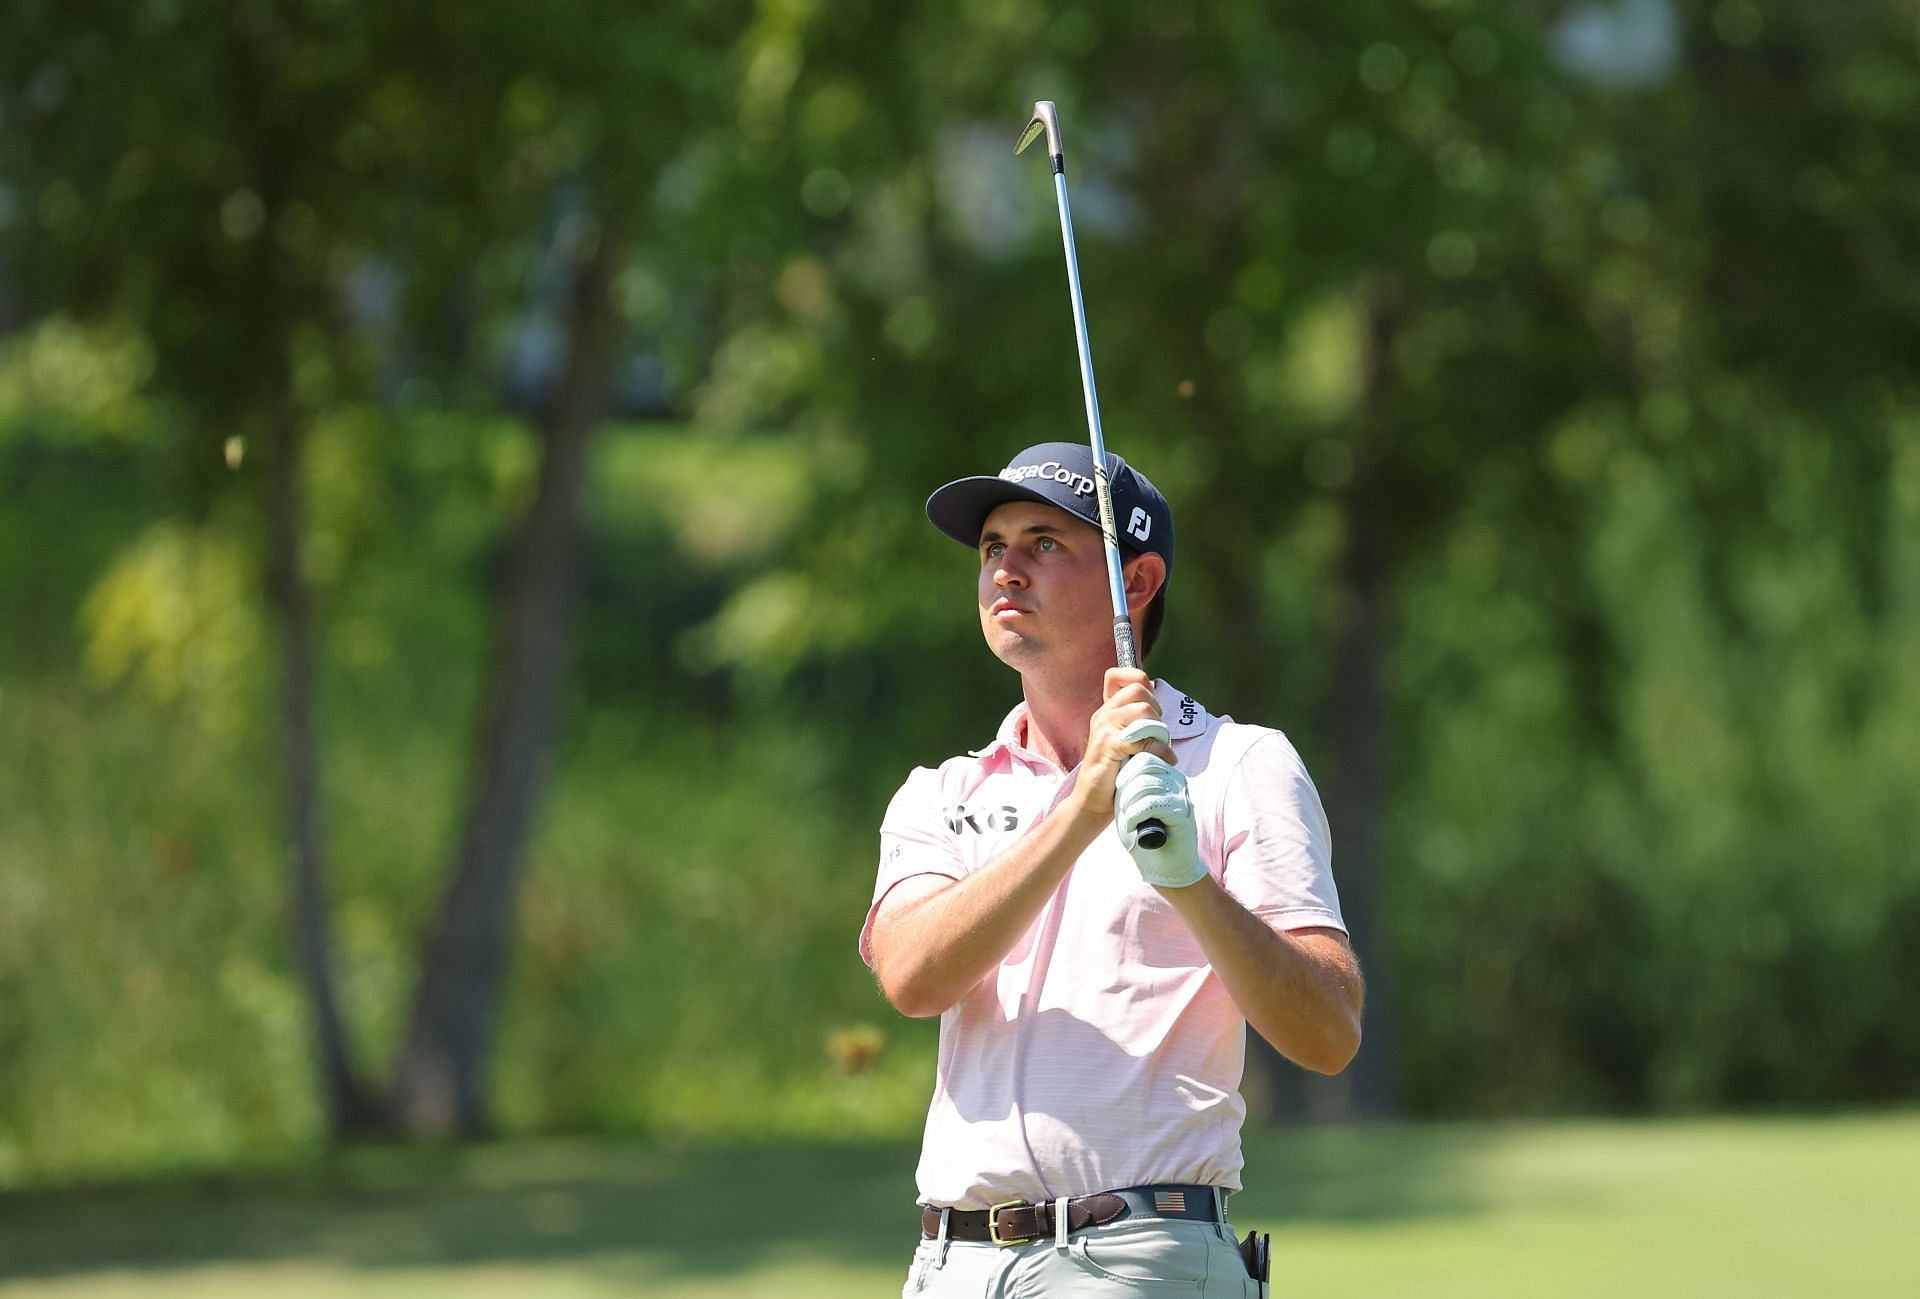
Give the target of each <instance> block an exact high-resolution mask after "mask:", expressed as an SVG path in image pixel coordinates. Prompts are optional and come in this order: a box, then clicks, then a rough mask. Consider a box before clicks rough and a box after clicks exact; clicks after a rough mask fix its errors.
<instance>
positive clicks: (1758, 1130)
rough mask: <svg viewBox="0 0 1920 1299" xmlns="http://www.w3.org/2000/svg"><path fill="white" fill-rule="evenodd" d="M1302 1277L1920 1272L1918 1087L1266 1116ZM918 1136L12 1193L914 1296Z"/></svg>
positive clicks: (29, 1264) (552, 1258) (10, 1242)
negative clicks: (1917, 1233)
mask: <svg viewBox="0 0 1920 1299" xmlns="http://www.w3.org/2000/svg"><path fill="white" fill-rule="evenodd" d="M1249 1155H1250V1164H1251V1167H1252V1170H1253V1173H1252V1179H1251V1185H1250V1187H1249V1189H1248V1190H1247V1191H1246V1192H1245V1193H1244V1194H1243V1195H1241V1196H1239V1197H1238V1198H1236V1200H1235V1202H1234V1217H1235V1219H1236V1222H1237V1224H1238V1225H1239V1227H1240V1228H1241V1229H1242V1230H1244V1229H1246V1228H1247V1227H1250V1226H1257V1227H1260V1228H1263V1229H1268V1230H1271V1231H1273V1233H1274V1245H1275V1250H1274V1256H1275V1259H1276V1266H1277V1267H1278V1268H1279V1269H1281V1273H1280V1275H1283V1276H1284V1284H1283V1286H1281V1287H1280V1288H1279V1291H1280V1292H1281V1293H1297V1294H1314V1293H1328V1294H1332V1293H1338V1294H1342V1295H1357V1296H1368V1295H1380V1296H1386V1295H1406V1294H1419V1295H1423V1296H1426V1295H1432V1296H1456V1295H1457V1296H1468V1295H1473V1296H1500V1295H1516V1296H1518V1295H1540V1294H1552V1295H1555V1296H1573V1297H1576V1299H1578V1297H1580V1296H1589V1295H1591V1296H1596V1297H1597V1296H1602V1295H1606V1296H1613V1295H1617V1294H1620V1293H1623V1292H1630V1293H1633V1294H1636V1295H1655V1296H1658V1295H1674V1296H1680V1295H1739V1296H1774V1295H1778V1296H1790V1295H1792V1296H1798V1295H1806V1294H1816V1293H1846V1294H1848V1295H1850V1296H1852V1297H1854V1299H1859V1297H1862V1296H1880V1295H1885V1296H1890V1297H1891V1296H1910V1295H1912V1294H1915V1293H1920V1251H1917V1250H1916V1249H1915V1248H1914V1247H1913V1246H1912V1245H1911V1244H1910V1243H1909V1240H1910V1237H1909V1235H1908V1228H1909V1227H1910V1226H1911V1224H1912V1222H1913V1221H1914V1220H1915V1218H1916V1216H1920V1176H1916V1174H1917V1173H1920V1114H1916V1113H1912V1112H1907V1113H1893V1114H1883V1115H1869V1114H1853V1115H1846V1116H1839V1117H1830V1118H1818V1117H1795V1118H1777V1119H1741V1120H1734V1119H1725V1120H1721V1119H1703V1120H1697V1121H1664V1122H1576V1123H1509V1124H1493V1123H1489V1124H1445V1125H1403V1126H1388V1125H1382V1126H1377V1127H1364V1128H1344V1129H1342V1128H1334V1129H1308V1130H1283V1131H1273V1132H1262V1133H1257V1134H1255V1135H1254V1136H1253V1137H1252V1138H1251V1139H1250V1141H1249ZM913 1158H914V1152H913V1151H912V1149H911V1148H910V1147H907V1146H902V1145H898V1144H888V1143H870V1144H857V1145H856V1144H847V1145H824V1144H823V1145H815V1146H800V1145H787V1146H780V1147H740V1148H703V1149H697V1150H684V1151H663V1150H659V1149H657V1148H650V1147H642V1146H635V1145H630V1144H622V1143H618V1142H613V1141H602V1142H588V1141H541V1142H526V1143H509V1144H501V1145H496V1146H490V1147H475V1148H470V1149H463V1150H442V1151H426V1152H414V1151H393V1150H369V1151H356V1152H350V1153H348V1154H345V1155H342V1156H337V1157H334V1158H330V1159H327V1160H325V1161H322V1162H320V1163H318V1164H316V1165H313V1166H310V1167H296V1168H287V1169H281V1170H263V1171H259V1172H253V1173H245V1174H222V1175H217V1176H207V1177H200V1178H191V1177H176V1178H168V1179H157V1180H151V1181H145V1182H140V1183H132V1184H126V1185H117V1186H102V1187H85V1188H53V1189H42V1190H35V1191H19V1192H13V1193H10V1194H7V1195H5V1196H0V1295H7V1296H36V1297H38V1299H54V1297H56V1296H59V1297H63V1299H65V1297H71V1299H120V1297H122V1296H124V1297H125V1299H158V1297H160V1296H186V1295H193V1296H211V1297H212V1299H224V1297H225V1296H240V1295H255V1294H266V1293H271V1294H275V1295H281V1296H290V1297H311V1299H334V1297H335V1296H341V1297H344V1296H348V1295H353V1296H375V1297H376V1299H377V1297H380V1296H389V1295H392V1296H399V1295H408V1296H423V1297H425V1299H434V1297H436V1296H442V1295H444V1296H449V1297H450V1296H455V1295H459V1296H481V1297H483V1299H485V1297H487V1296H494V1295H501V1296H505V1295H509V1294H512V1295H521V1294H539V1295H542V1296H552V1297H554V1299H573V1297H575V1296H578V1297H579V1299H597V1297H598V1296H611V1295H633V1294H645V1295H647V1296H649V1297H650V1299H720V1296H723V1295H724V1296H762V1295H764V1296H769V1299H771V1297H772V1296H783V1297H788V1296H797V1297H799V1299H841V1297H843V1296H853V1295H880V1296H885V1295H891V1294H893V1293H895V1292H896V1291H897V1289H898V1285H899V1281H900V1277H901V1276H902V1275H903V1271H904V1268H905V1266H906V1259H907V1256H908V1254H909V1252H910V1250H911V1248H912V1239H913V1231H914V1225H913V1219H914V1215H913V1212H912V1203H911V1201H912V1166H913Z"/></svg>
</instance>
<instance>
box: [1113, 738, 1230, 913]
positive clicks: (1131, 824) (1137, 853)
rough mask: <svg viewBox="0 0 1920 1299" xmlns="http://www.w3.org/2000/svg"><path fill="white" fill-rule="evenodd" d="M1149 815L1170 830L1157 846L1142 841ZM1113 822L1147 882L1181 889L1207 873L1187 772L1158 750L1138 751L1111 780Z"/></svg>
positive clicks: (1167, 830)
mask: <svg viewBox="0 0 1920 1299" xmlns="http://www.w3.org/2000/svg"><path fill="white" fill-rule="evenodd" d="M1131 729H1132V728H1129V730H1130V731H1131ZM1148 821H1158V822H1159V823H1160V824H1161V826H1162V827H1164V828H1165V830H1166V835H1167V837H1166V841H1165V842H1164V843H1162V844H1161V845H1160V846H1159V847H1158V848H1145V847H1142V846H1141V844H1140V827H1141V826H1142V825H1143V824H1144V823H1145V822H1148ZM1113 826H1114V829H1115V830H1117V831H1119V833H1120V842H1121V843H1123V844H1125V845H1126V847H1127V854H1128V855H1129V856H1131V857H1132V858H1133V864H1134V865H1135V866H1137V867H1139V868H1140V876H1141V878H1142V879H1144V880H1146V882H1147V883H1149V884H1158V885H1159V886H1160V887H1162V888H1169V889H1183V888H1186V887H1187V886H1188V885H1189V884H1198V883H1199V882H1200V881H1201V880H1203V879H1205V878H1206V875H1207V868H1206V866H1205V865H1203V864H1202V863H1201V861H1200V833H1199V831H1198V829H1196V828H1195V826H1194V823H1193V800H1192V799H1191V798H1189V797H1188V796H1187V778H1186V777H1185V776H1184V775H1182V774H1181V772H1180V770H1179V768H1177V767H1175V766H1174V765H1173V764H1172V763H1170V762H1168V761H1167V760H1166V759H1164V758H1162V757H1160V756H1159V755H1157V754H1153V753H1136V754H1134V755H1133V756H1132V757H1131V758H1128V759H1127V761H1126V763H1125V765H1123V766H1122V767H1121V768H1120V776H1119V778H1118V779H1117V780H1115V781H1114V785H1113Z"/></svg>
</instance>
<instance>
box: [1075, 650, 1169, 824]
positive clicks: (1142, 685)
mask: <svg viewBox="0 0 1920 1299" xmlns="http://www.w3.org/2000/svg"><path fill="white" fill-rule="evenodd" d="M1104 689H1105V692H1106V702H1105V703H1103V704H1101V705H1100V708H1099V710H1098V711H1097V712H1095V713H1094V715H1093V720H1092V721H1091V722H1090V723H1089V724H1088V726H1087V751H1086V753H1085V754H1084V755H1082V756H1081V759H1080V775H1079V779H1078V780H1077V781H1076V786H1077V788H1076V790H1075V793H1076V794H1078V796H1079V797H1080V800H1081V802H1082V805H1083V806H1084V807H1085V809H1086V811H1087V812H1089V813H1091V814H1092V815H1094V816H1097V817H1099V818H1100V819H1101V820H1102V821H1105V820H1106V819H1107V818H1108V817H1111V816H1112V815H1113V792H1114V783H1115V782H1116V781H1117V780H1118V779H1119V777H1120V768H1121V767H1122V766H1124V765H1125V764H1126V761H1127V759H1129V758H1131V757H1133V756H1134V755H1135V754H1137V753H1151V754H1155V755H1157V756H1159V757H1160V758H1162V759H1163V760H1165V761H1166V762H1167V763H1168V764H1171V763H1172V762H1173V748H1172V746H1171V745H1169V744H1168V742H1167V741H1168V732H1167V727H1166V723H1165V722H1163V721H1161V719H1160V701H1159V700H1158V699H1155V698H1154V697H1153V682H1152V680H1151V679H1150V678H1149V677H1148V676H1147V674H1146V673H1144V672H1142V671H1140V669H1138V668H1108V669H1107V676H1106V680H1105V682H1104Z"/></svg>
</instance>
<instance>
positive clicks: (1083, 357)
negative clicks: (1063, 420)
mask: <svg viewBox="0 0 1920 1299" xmlns="http://www.w3.org/2000/svg"><path fill="white" fill-rule="evenodd" d="M1053 193H1054V197H1055V198H1056V199H1057V200H1058V202H1059V207H1060V240H1061V243H1062V244H1063V245H1065V247H1066V250H1067V292H1068V294H1069V295H1070V296H1071V297H1072V299H1073V337H1074V342H1075V343H1077V344H1078V345H1079V348H1080V389H1081V391H1082V392H1083V393H1084V394H1085V395H1086V399H1087V438H1088V440H1089V441H1090V442H1091V443H1092V446H1093V493H1094V499H1095V501H1096V502H1097V503H1098V505H1099V507H1100V539H1101V541H1102V542H1104V543H1105V545H1106V551H1107V594H1108V595H1109V596H1110V597H1111V598H1112V602H1113V649H1114V656H1115V658H1116V660H1117V661H1118V663H1119V665H1120V666H1121V667H1123V668H1131V667H1138V666H1139V655H1138V654H1136V653H1135V651H1134V642H1133V620H1132V619H1131V618H1130V617H1128V615H1127V584H1126V578H1125V577H1124V576H1123V574H1122V572H1121V568H1120V534H1119V533H1118V531H1117V530H1116V529H1115V528H1114V524H1113V488H1112V486H1111V485H1110V484H1109V483H1108V482H1107V441H1106V438H1105V437H1103V436H1102V435H1101V432H1100V396H1099V394H1098V392H1097V391H1096V390H1095V389H1094V386H1093V345H1092V344H1091V343H1089V342H1088V341H1087V305H1086V301H1085V300H1084V299H1083V298H1082V297H1081V295H1080V257H1079V254H1078V253H1076V252H1075V251H1074V246H1073V210H1072V208H1071V207H1070V206H1069V205H1068V203H1067V174H1066V168H1065V167H1063V166H1061V167H1056V168H1055V170H1054V173H1053Z"/></svg>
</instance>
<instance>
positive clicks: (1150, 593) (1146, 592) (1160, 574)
mask: <svg viewBox="0 0 1920 1299" xmlns="http://www.w3.org/2000/svg"><path fill="white" fill-rule="evenodd" d="M1120 572H1121V576H1122V577H1124V578H1125V579H1126V584H1127V612H1128V613H1129V614H1131V615H1133V616H1134V617H1135V618H1138V617H1139V616H1140V615H1141V613H1143V612H1144V611H1145V610H1146V607H1147V606H1148V605H1150V604H1152V603H1153V597H1154V596H1156V595H1158V594H1159V593H1160V588H1161V587H1163V586H1165V585H1166V584H1167V561H1166V560H1164V559H1162V558H1160V556H1158V555H1156V554H1154V553H1153V552H1152V551H1151V550H1149V551H1144V552H1142V553H1141V554H1138V555H1134V556H1132V557H1131V558H1129V559H1127V560H1125V561H1123V562H1122V564H1121V567H1120Z"/></svg>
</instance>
